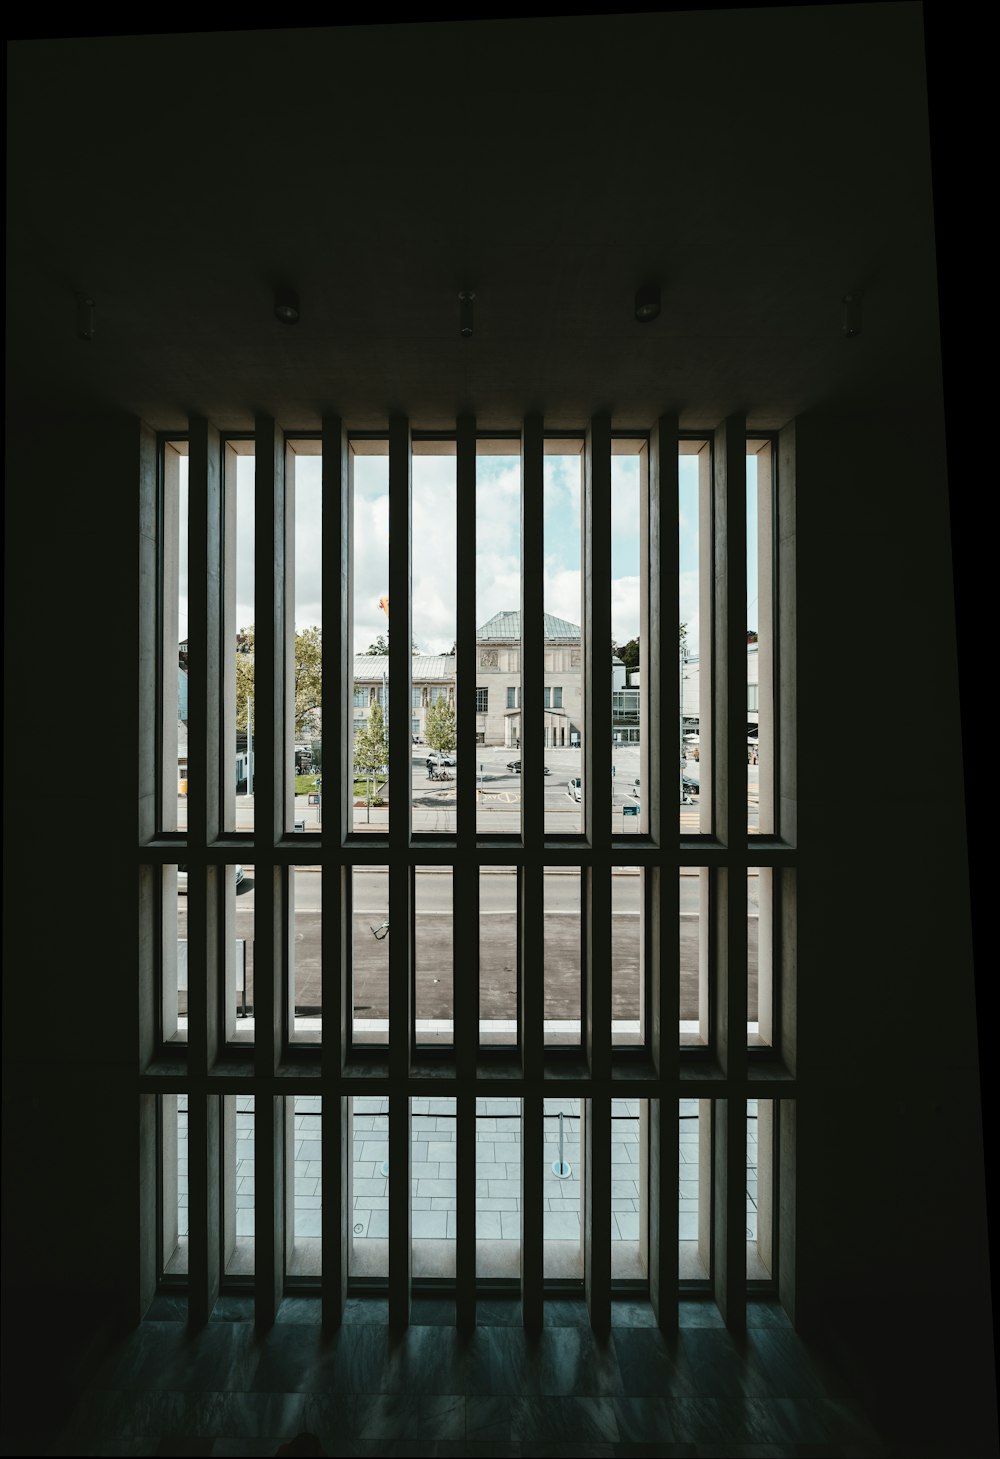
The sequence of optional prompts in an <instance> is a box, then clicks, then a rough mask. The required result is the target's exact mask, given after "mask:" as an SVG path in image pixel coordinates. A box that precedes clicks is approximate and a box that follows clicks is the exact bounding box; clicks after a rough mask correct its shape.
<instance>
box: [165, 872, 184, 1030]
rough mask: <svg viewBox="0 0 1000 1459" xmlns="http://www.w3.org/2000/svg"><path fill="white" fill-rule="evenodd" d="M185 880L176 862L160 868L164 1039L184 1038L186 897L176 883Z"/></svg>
mask: <svg viewBox="0 0 1000 1459" xmlns="http://www.w3.org/2000/svg"><path fill="white" fill-rule="evenodd" d="M186 881H187V876H186V874H185V875H184V876H183V877H179V876H178V871H177V867H176V866H165V867H164V868H163V897H162V907H163V920H162V923H161V928H162V939H161V942H160V1020H161V1026H162V1030H163V1040H164V1042H165V1043H184V1042H186V1040H187V1031H188V1002H187V901H186V900H185V901H183V902H182V901H180V900H179V898H178V892H179V890H180V888H179V885H178V883H179V882H185V883H186ZM184 890H185V891H186V886H185V887H184Z"/></svg>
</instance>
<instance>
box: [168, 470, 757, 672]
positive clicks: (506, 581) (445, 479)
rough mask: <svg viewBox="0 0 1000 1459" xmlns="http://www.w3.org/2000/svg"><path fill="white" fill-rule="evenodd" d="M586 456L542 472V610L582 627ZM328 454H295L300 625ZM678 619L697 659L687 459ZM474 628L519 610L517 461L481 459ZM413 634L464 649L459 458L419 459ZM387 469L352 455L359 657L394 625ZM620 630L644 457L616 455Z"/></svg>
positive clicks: (751, 530)
mask: <svg viewBox="0 0 1000 1459" xmlns="http://www.w3.org/2000/svg"><path fill="white" fill-rule="evenodd" d="M581 463H582V457H581V456H580V455H578V454H576V455H564V456H546V458H545V472H544V491H545V502H544V560H545V582H544V598H545V612H546V613H551V614H554V615H555V616H556V617H558V618H564V619H567V620H568V621H569V622H571V623H580V621H581V603H580V581H581V579H580V566H581V564H580V555H581V525H580V512H581V501H582V479H581V477H582V472H581ZM186 468H187V460H186V458H182V471H181V500H180V511H181V522H182V523H183V522H185V521H186V514H187V470H186ZM321 470H322V461H321V458H320V457H319V456H296V457H295V626H296V629H297V630H299V629H302V628H305V627H308V626H310V625H312V624H316V625H319V626H322V622H323V617H322V600H321V571H322V550H321V537H322V533H321V520H322V519H321V490H320V478H321ZM679 479H680V488H679V500H678V545H679V569H680V573H679V583H678V620H679V622H683V623H686V624H687V628H688V632H687V646H688V652H689V653H690V654H691V655H695V654H697V653H698V641H699V622H698V618H699V614H698V465H697V458H696V457H695V456H690V455H685V456H681V457H680V458H679ZM476 480H477V521H476V625H477V627H478V626H480V625H482V624H483V623H485V622H486V621H487V619H489V618H490V617H492V615H493V614H494V613H497V612H500V611H504V610H517V608H518V606H519V603H520V461H519V459H518V457H516V456H488V455H482V456H480V457H479V458H478V466H477V478H476ZM412 481H413V550H412V568H411V571H412V584H413V593H412V598H413V609H412V612H413V625H412V627H413V637H414V639H415V641H416V644H417V648H418V650H419V651H420V652H421V653H427V654H440V653H447V652H448V651H449V650H450V649H451V646H452V644H453V643H454V641H455V635H456V621H455V555H456V554H455V531H456V523H455V457H454V456H453V455H451V456H423V455H418V456H414V457H413V473H412ZM388 483H389V463H388V457H387V456H356V457H355V458H354V649H355V652H356V653H364V652H365V651H366V650H367V648H368V646H369V644H371V643H372V642H373V641H374V640H375V639H376V638H377V636H378V635H379V634H380V633H383V634H384V633H385V632H386V631H387V628H388V620H387V618H386V615H385V613H384V611H383V609H382V608H380V607H379V598H381V597H383V596H384V595H387V594H388V588H389V572H388V562H389V555H388V541H389V538H388V526H389V496H388ZM611 485H612V490H611V584H610V590H611V622H612V635H613V637H614V639H615V641H616V643H618V644H624V643H626V642H627V641H628V640H629V639H631V638H634V637H636V636H637V635H641V632H642V625H641V623H640V609H639V579H640V556H639V543H640V523H639V458H638V457H637V456H631V455H624V456H614V457H612V482H611ZM253 491H254V460H253V457H252V456H240V457H238V458H237V509H236V604H237V606H236V622H237V625H238V626H239V627H243V626H245V625H247V624H250V623H252V622H253V621H254V526H253ZM747 528H748V531H747V543H748V552H747V581H748V589H747V598H748V605H747V627H748V628H756V626H757V592H756V572H757V566H756V461H755V458H754V457H752V456H748V458H747ZM180 535H181V552H180V570H179V578H180V582H179V599H180V601H179V609H180V613H179V617H180V623H179V637H180V638H181V639H183V638H184V637H185V636H186V633H187V550H186V549H187V535H186V532H184V531H182V532H181V534H180Z"/></svg>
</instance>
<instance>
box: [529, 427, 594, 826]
mask: <svg viewBox="0 0 1000 1459" xmlns="http://www.w3.org/2000/svg"><path fill="white" fill-rule="evenodd" d="M544 492H545V504H544V505H545V528H544V530H545V569H544V585H543V588H544V600H543V601H544V611H545V677H544V691H543V696H544V701H545V702H544V707H543V729H542V736H543V744H544V746H545V764H546V765H547V766H548V768H549V774H548V775H546V776H545V777H544V784H543V786H542V787H540V788H539V790H540V792H541V793H543V794H544V796H545V830H546V831H547V832H551V833H553V834H556V835H568V834H574V833H576V832H580V831H582V830H583V782H582V779H581V777H582V775H583V756H582V746H583V654H582V638H581V628H580V625H581V624H582V622H583V618H584V614H583V574H582V572H581V555H582V547H583V537H582V520H583V451H582V443H578V442H575V441H571V442H567V441H559V442H556V441H549V442H547V443H546V447H545V471H544Z"/></svg>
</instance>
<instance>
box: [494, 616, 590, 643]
mask: <svg viewBox="0 0 1000 1459" xmlns="http://www.w3.org/2000/svg"><path fill="white" fill-rule="evenodd" d="M542 622H543V625H544V632H545V637H546V638H571V639H574V640H576V641H577V642H579V639H580V627H579V624H577V623H568V622H567V621H566V619H565V618H555V617H554V616H553V615H552V614H551V613H543V614H542ZM476 638H477V639H479V641H480V642H482V641H484V640H488V641H490V642H495V641H496V640H497V639H507V640H510V642H512V643H520V641H521V614H520V613H519V612H501V613H494V614H493V617H492V618H491V619H490V620H489V621H488V622H487V623H484V624H483V626H482V628H480V629H479V630H478V631H477V633H476Z"/></svg>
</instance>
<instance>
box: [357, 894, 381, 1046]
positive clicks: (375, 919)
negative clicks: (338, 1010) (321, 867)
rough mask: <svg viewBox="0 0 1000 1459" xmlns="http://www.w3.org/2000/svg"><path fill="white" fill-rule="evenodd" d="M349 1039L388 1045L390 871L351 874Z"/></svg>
mask: <svg viewBox="0 0 1000 1459" xmlns="http://www.w3.org/2000/svg"><path fill="white" fill-rule="evenodd" d="M351 980H352V981H351V986H352V989H353V1003H352V1039H353V1042H354V1043H356V1044H387V1043H388V1042H389V868H388V867H387V866H356V867H354V868H353V870H352V872H351Z"/></svg>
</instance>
